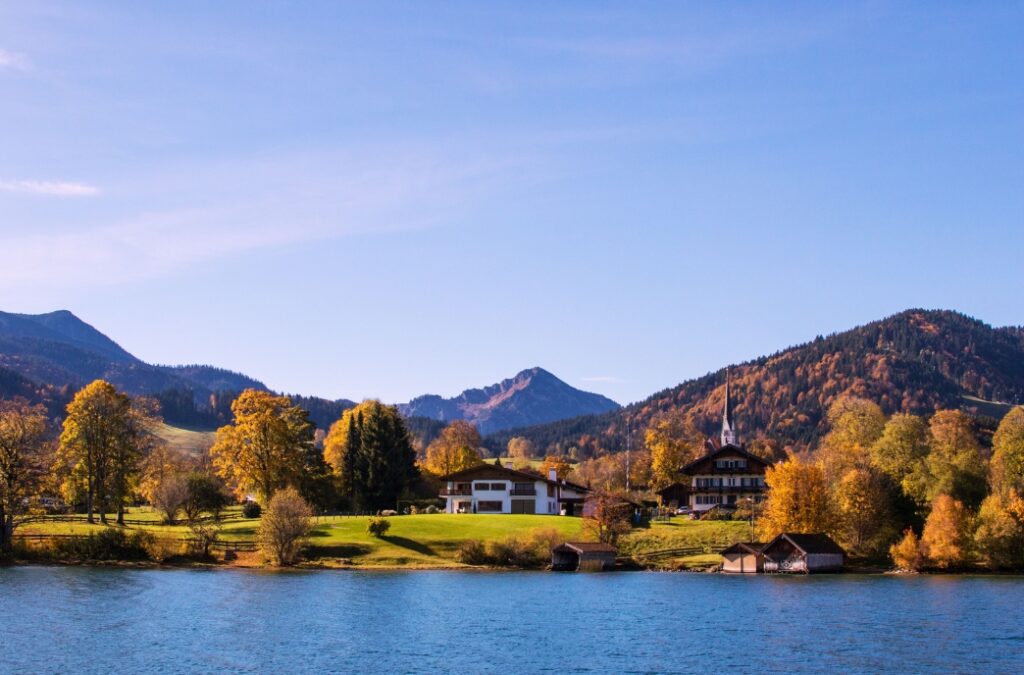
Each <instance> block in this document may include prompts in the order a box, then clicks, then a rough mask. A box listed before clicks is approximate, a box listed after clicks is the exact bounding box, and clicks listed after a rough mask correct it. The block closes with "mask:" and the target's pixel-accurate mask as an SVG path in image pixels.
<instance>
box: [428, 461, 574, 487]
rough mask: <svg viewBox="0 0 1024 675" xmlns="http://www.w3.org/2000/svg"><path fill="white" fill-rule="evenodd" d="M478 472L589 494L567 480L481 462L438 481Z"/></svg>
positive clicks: (456, 478) (442, 477) (457, 478)
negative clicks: (543, 483)
mask: <svg viewBox="0 0 1024 675" xmlns="http://www.w3.org/2000/svg"><path fill="white" fill-rule="evenodd" d="M480 471H493V472H497V473H499V474H505V475H507V476H508V477H509V478H510V479H516V478H518V479H520V480H523V481H527V480H528V481H530V482H531V483H532V482H533V481H537V480H542V481H544V482H545V483H549V484H551V485H562V486H564V487H567V488H571V489H573V490H576V491H577V492H590V488H588V487H584V486H583V485H577V484H576V483H570V482H569V481H567V480H551V479H550V478H548V477H547V476H545V475H543V474H540V473H534V472H532V471H519V470H518V469H509V468H508V467H505V466H498V465H496V464H487V463H485V462H481V463H480V464H477V465H475V466H471V467H469V468H468V469H463V470H462V471H456V472H455V473H450V474H448V475H447V476H441V478H440V480H443V481H450V480H453V481H454V480H465V479H470V478H471V477H472V476H473V474H476V473H479V472H480Z"/></svg>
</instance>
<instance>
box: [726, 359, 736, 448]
mask: <svg viewBox="0 0 1024 675" xmlns="http://www.w3.org/2000/svg"><path fill="white" fill-rule="evenodd" d="M739 444H740V438H739V435H737V433H736V423H735V422H734V421H733V418H732V398H731V397H730V395H729V369H728V368H726V369H725V407H724V408H723V410H722V445H723V446H725V445H735V446H737V447H738V446H739Z"/></svg>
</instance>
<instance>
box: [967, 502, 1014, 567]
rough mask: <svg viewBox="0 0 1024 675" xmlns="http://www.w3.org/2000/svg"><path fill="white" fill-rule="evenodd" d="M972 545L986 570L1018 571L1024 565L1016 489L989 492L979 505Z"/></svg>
mask: <svg viewBox="0 0 1024 675" xmlns="http://www.w3.org/2000/svg"><path fill="white" fill-rule="evenodd" d="M974 542H975V545H976V546H977V549H978V552H979V553H980V554H981V556H982V558H983V559H984V560H985V562H986V564H988V565H989V566H990V567H995V568H1008V569H1012V568H1017V569H1019V568H1020V566H1021V565H1022V564H1024V498H1021V496H1020V494H1019V493H1018V492H1017V490H1016V488H1010V489H1009V491H1008V492H1006V493H1001V492H993V493H992V494H991V495H989V496H988V497H986V498H985V501H983V502H982V503H981V509H980V510H979V511H978V529H977V531H976V532H975V533H974Z"/></svg>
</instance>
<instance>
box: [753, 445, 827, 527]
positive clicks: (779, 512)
mask: <svg viewBox="0 0 1024 675" xmlns="http://www.w3.org/2000/svg"><path fill="white" fill-rule="evenodd" d="M765 483H766V484H767V486H768V498H767V501H766V502H765V505H764V509H763V510H762V512H761V517H760V519H759V520H758V529H759V530H760V532H761V534H762V536H763V537H765V538H766V539H772V538H774V537H775V536H776V535H778V534H780V533H782V532H824V533H827V534H832V535H835V534H836V533H837V531H838V529H839V517H838V514H837V513H836V510H835V508H834V506H833V503H832V495H831V494H830V491H829V487H828V484H827V483H826V481H825V474H824V472H823V471H822V469H821V467H820V466H818V465H817V464H815V463H812V462H810V461H808V460H807V459H805V458H803V457H801V456H799V455H796V454H792V453H791V454H790V455H789V457H788V458H787V459H786V460H785V461H783V462H779V463H777V464H775V465H774V466H770V467H768V469H767V470H766V471H765Z"/></svg>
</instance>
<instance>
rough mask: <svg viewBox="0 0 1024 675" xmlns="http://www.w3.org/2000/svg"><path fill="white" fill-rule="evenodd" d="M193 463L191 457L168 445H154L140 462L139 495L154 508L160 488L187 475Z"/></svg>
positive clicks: (157, 443)
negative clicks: (165, 483) (171, 480)
mask: <svg viewBox="0 0 1024 675" xmlns="http://www.w3.org/2000/svg"><path fill="white" fill-rule="evenodd" d="M194 463H195V462H194V460H193V459H192V458H191V457H187V456H185V455H183V454H182V453H181V452H179V451H178V450H175V449H174V448H172V447H171V446H170V445H169V444H168V443H166V442H156V443H154V444H153V446H152V448H151V449H150V451H149V454H147V455H146V458H145V459H144V460H143V462H142V467H141V470H140V475H139V486H138V490H139V494H140V495H142V498H143V499H145V500H146V501H147V502H149V503H150V504H153V505H154V506H155V505H156V504H155V501H154V500H155V495H156V492H157V490H159V489H160V486H161V485H162V484H163V483H164V482H165V481H167V480H169V479H171V478H175V477H178V476H181V475H182V474H186V473H188V472H189V470H190V469H192V468H193V465H194Z"/></svg>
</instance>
